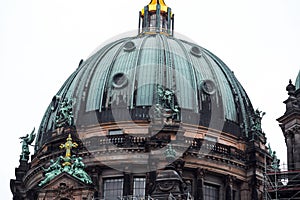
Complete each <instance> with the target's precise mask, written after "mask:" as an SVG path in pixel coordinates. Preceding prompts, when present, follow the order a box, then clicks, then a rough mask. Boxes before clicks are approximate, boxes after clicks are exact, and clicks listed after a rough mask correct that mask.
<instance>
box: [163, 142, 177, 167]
mask: <svg viewBox="0 0 300 200" xmlns="http://www.w3.org/2000/svg"><path fill="white" fill-rule="evenodd" d="M165 156H166V159H167V161H168V162H169V163H171V162H173V161H174V160H175V159H176V151H175V149H174V148H173V146H172V145H171V144H168V146H167V149H166V151H165Z"/></svg>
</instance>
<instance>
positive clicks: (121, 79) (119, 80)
mask: <svg viewBox="0 0 300 200" xmlns="http://www.w3.org/2000/svg"><path fill="white" fill-rule="evenodd" d="M127 83H128V79H127V76H126V75H125V74H124V73H122V72H120V73H116V74H115V75H114V76H113V78H112V85H113V87H114V88H118V89H121V88H123V87H125V86H126V85H127Z"/></svg>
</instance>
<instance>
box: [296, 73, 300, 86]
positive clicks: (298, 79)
mask: <svg viewBox="0 0 300 200" xmlns="http://www.w3.org/2000/svg"><path fill="white" fill-rule="evenodd" d="M295 86H296V90H298V89H300V70H299V73H298V76H297V78H296V83H295Z"/></svg>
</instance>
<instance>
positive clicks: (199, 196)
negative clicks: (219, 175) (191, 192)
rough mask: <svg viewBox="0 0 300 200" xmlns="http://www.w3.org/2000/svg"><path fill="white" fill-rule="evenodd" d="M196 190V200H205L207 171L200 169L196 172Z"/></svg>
mask: <svg viewBox="0 0 300 200" xmlns="http://www.w3.org/2000/svg"><path fill="white" fill-rule="evenodd" d="M196 173H197V174H196V184H195V185H196V190H195V200H203V199H204V196H203V192H204V191H203V189H204V188H203V187H204V177H205V170H204V169H201V168H198V169H197V171H196Z"/></svg>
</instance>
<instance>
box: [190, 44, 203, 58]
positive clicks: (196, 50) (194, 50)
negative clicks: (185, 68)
mask: <svg viewBox="0 0 300 200" xmlns="http://www.w3.org/2000/svg"><path fill="white" fill-rule="evenodd" d="M191 54H192V55H194V56H196V57H201V56H202V52H201V50H200V48H199V47H197V46H193V47H192V48H191Z"/></svg>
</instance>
